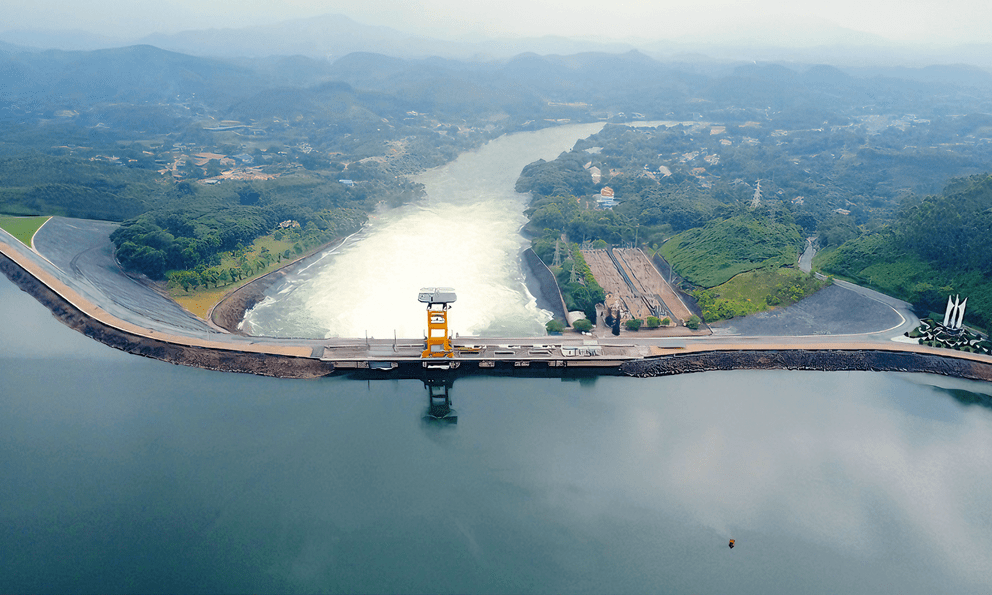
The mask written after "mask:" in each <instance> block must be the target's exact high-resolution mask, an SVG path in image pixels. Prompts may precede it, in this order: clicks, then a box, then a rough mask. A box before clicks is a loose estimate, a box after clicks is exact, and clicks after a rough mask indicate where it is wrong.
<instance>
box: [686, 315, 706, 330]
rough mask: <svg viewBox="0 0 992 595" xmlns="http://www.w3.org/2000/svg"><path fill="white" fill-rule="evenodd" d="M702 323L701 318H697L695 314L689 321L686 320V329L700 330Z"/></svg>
mask: <svg viewBox="0 0 992 595" xmlns="http://www.w3.org/2000/svg"><path fill="white" fill-rule="evenodd" d="M701 322H702V319H701V318H699V317H698V316H696V315H695V314H693V315H692V316H691V317H690V318H689V320H686V321H685V326H686V328H688V329H691V330H694V331H695V330H699V323H701Z"/></svg>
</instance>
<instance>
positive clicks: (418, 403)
mask: <svg viewBox="0 0 992 595" xmlns="http://www.w3.org/2000/svg"><path fill="white" fill-rule="evenodd" d="M596 129H597V127H596V126H592V127H590V128H589V131H588V132H587V131H585V130H584V129H571V130H566V129H556V130H555V131H553V133H549V132H548V131H542V132H538V133H533V134H532V135H516V136H513V137H507V138H503V139H499V140H497V141H493V142H492V143H490V144H489V145H487V147H485V148H483V149H480V150H479V151H477V152H475V153H472V154H469V155H467V156H463V158H462V159H459V160H458V161H456V162H454V163H453V164H451V165H449V166H447V167H446V168H439V169H437V170H432V171H431V172H428V173H427V174H424V175H425V177H424V178H422V180H421V181H423V182H424V184H425V187H426V189H427V193H428V197H427V198H426V199H425V201H424V202H423V203H422V204H418V205H412V206H409V207H403V208H402V209H396V210H394V211H388V212H383V213H380V214H379V215H378V217H377V218H376V219H374V220H373V222H372V225H371V226H370V228H369V230H367V231H366V232H365V235H363V236H362V237H361V238H359V237H356V238H352V240H351V241H350V242H349V243H346V244H345V245H344V246H342V248H341V249H340V250H339V251H338V252H337V253H336V254H335V255H332V256H329V257H327V258H326V259H325V260H323V261H320V263H319V264H317V265H314V267H312V268H311V269H309V270H307V271H303V272H301V273H300V274H299V275H298V276H297V277H296V278H295V279H293V280H291V281H290V282H289V283H287V284H285V285H283V286H280V287H278V288H276V289H275V294H274V296H273V298H272V299H271V300H268V301H267V303H263V304H262V305H261V306H260V307H258V308H256V310H255V311H254V312H253V313H252V314H251V316H250V317H249V322H250V324H251V325H252V328H253V330H254V332H256V333H259V334H275V335H283V336H287V335H297V336H313V337H323V336H336V335H340V336H362V335H363V333H364V332H366V331H368V332H369V334H370V335H373V336H379V337H388V336H390V335H391V334H392V333H393V331H394V330H395V331H396V332H397V333H398V334H399V335H400V336H403V335H407V336H414V337H419V336H421V325H422V318H423V310H422V307H421V305H420V304H418V303H417V302H416V299H415V297H416V295H415V294H416V291H417V289H419V287H421V286H424V285H452V286H454V287H455V288H456V290H458V292H459V300H458V302H457V303H456V304H455V306H454V309H453V310H452V319H453V327H455V330H456V331H461V332H462V334H467V333H478V334H488V335H490V336H493V335H501V334H507V333H525V332H528V331H529V329H537V332H539V331H540V329H541V328H542V327H543V320H544V318H543V317H544V316H545V315H544V314H543V313H542V312H541V311H540V309H539V308H537V305H536V304H535V303H534V300H533V297H531V296H530V295H529V294H528V292H527V291H526V289H525V288H524V286H523V281H522V279H521V275H520V268H519V265H518V263H517V261H516V259H517V254H518V253H519V250H520V248H521V246H523V245H524V240H523V239H522V238H520V237H519V234H518V229H519V227H520V225H521V224H522V223H523V218H522V215H520V211H521V210H522V208H523V204H524V201H525V197H521V196H520V195H516V194H515V193H513V192H512V185H513V181H514V180H515V179H516V177H517V175H518V174H519V171H520V169H521V167H523V165H526V164H527V163H529V162H531V161H533V160H534V159H536V158H538V157H543V158H545V159H549V158H554V157H555V156H556V155H557V154H558V153H559V152H560V151H563V150H567V149H569V148H570V147H571V145H572V143H573V142H574V141H575V139H576V138H579V137H581V136H585V135H588V134H591V132H593V131H595V130H596ZM563 130H564V131H565V132H562V131H563ZM559 133H561V136H556V134H559ZM542 135H545V136H542ZM498 149H505V151H497V154H493V153H491V152H490V153H487V151H495V150H498ZM473 159H476V161H473ZM466 164H468V165H466ZM499 164H502V165H499ZM490 165H491V166H492V167H491V169H487V168H489V167H490ZM462 167H469V168H470V170H471V175H468V176H465V175H463V173H460V170H459V168H462ZM487 176H491V177H487ZM470 179H476V180H477V181H478V186H477V187H476V188H475V189H474V190H471V189H467V186H466V183H465V182H464V181H465V180H470ZM487 188H488V189H487ZM507 188H509V189H510V190H507ZM473 194H474V195H476V197H477V198H478V200H475V199H471V200H470V199H469V198H466V196H467V195H473ZM473 201H474V202H473ZM480 203H481V204H482V206H480ZM513 209H516V210H513ZM408 217H412V219H408ZM501 217H505V218H507V219H508V222H507V223H505V224H504V223H502V222H501V221H502V219H501ZM401 220H405V221H414V222H415V225H412V226H409V225H400V221H401ZM473 222H481V223H480V225H482V227H481V228H472V229H473V231H472V233H471V234H468V235H459V234H461V233H462V232H461V231H459V230H461V229H462V227H463V226H469V225H473V224H474V223H473ZM377 230H384V232H383V233H379V231H377ZM424 230H427V231H428V232H429V233H428V234H427V235H426V236H425V235H424ZM441 232H450V237H451V238H454V244H453V245H454V246H455V247H456V250H459V251H460V254H461V255H462V256H463V258H462V260H463V261H464V262H462V263H457V262H456V263H454V264H452V263H447V262H437V263H436V266H435V265H432V266H431V267H428V268H426V269H418V270H417V271H413V272H411V266H412V265H410V264H409V262H416V263H421V262H422V261H421V260H415V261H405V260H403V259H404V258H408V256H407V255H408V254H412V253H417V254H421V252H420V248H421V247H422V246H423V243H424V242H425V241H426V240H425V237H436V236H438V235H439V234H440V233H441ZM480 235H481V236H482V237H480ZM490 236H491V237H490ZM390 242H395V244H390ZM368 245H371V246H372V247H373V249H372V250H371V251H368V250H369V249H368V247H367V246H368ZM377 254H386V255H388V257H383V258H378V259H377V258H375V255H377ZM418 258H419V256H418ZM455 260H457V259H455ZM385 263H393V264H392V265H390V266H391V267H396V266H398V271H399V272H397V268H388V267H386V264H385ZM377 266H382V267H386V268H383V269H381V270H379V269H376V268H375V267H377ZM418 266H419V265H418ZM452 267H454V268H452ZM459 267H460V268H459ZM424 271H426V272H427V273H429V274H424ZM363 272H367V273H370V275H367V276H371V277H372V278H374V279H375V280H376V281H375V283H372V284H370V285H368V286H363V285H361V284H360V283H364V281H359V279H361V278H363V275H362V274H361V273H363ZM372 273H374V274H372ZM414 273H415V274H414ZM427 277H430V278H427ZM342 279H353V280H355V281H354V283H358V285H349V286H348V287H347V291H345V290H341V292H340V293H334V292H335V291H338V290H337V289H335V288H334V285H335V283H338V284H340V282H341V280H342ZM386 293H388V294H391V295H385V294H386ZM479 296H485V300H483V303H480V300H482V298H480V297H479ZM497 298H498V299H497ZM367 302H368V303H367ZM0 304H2V306H0V477H2V478H3V481H2V482H0V517H2V519H0V520H2V522H0V544H2V545H0V548H2V549H0V552H2V555H0V592H41V593H44V592H74V593H75V592H97V591H99V592H110V593H113V592H129V593H130V592H192V593H199V592H208V593H217V592H259V593H275V592H279V593H282V592H297V593H313V592H363V593H365V592H375V593H385V592H390V593H424V592H432V593H433V592H437V593H563V592H567V593H572V592H574V593H739V594H751V593H754V594H767V593H812V594H817V593H824V594H828V593H829V594H834V593H899V594H900V595H903V594H916V593H919V594H931V593H963V594H972V593H973V594H976V595H977V594H984V593H988V592H989V591H990V583H992V581H990V578H989V577H992V507H990V506H989V503H990V494H992V473H990V472H989V469H990V468H992V384H989V383H980V382H972V381H965V380H958V379H949V378H944V377H940V376H933V375H924V374H894V373H885V374H883V373H870V372H834V373H826V372H787V371H773V372H769V371H737V372H709V373H703V374H683V375H678V376H669V377H658V378H647V379H641V378H623V377H599V378H596V377H574V378H566V379H547V378H526V377H498V376H481V375H480V376H468V377H462V378H458V379H457V380H456V381H455V382H454V384H453V385H452V386H451V388H450V397H451V405H452V407H453V408H454V409H455V411H456V412H457V417H458V420H457V423H448V424H441V425H438V424H436V423H430V422H427V421H425V419H424V418H425V415H426V413H427V409H428V402H429V399H428V392H427V390H426V389H425V387H424V384H423V383H422V382H421V381H419V380H377V381H366V380H362V379H359V378H353V377H349V376H335V377H331V378H324V379H320V380H310V381H302V380H279V379H273V378H263V377H256V376H249V375H241V374H231V373H221V372H211V371H206V370H201V369H194V368H186V367H181V366H173V365H170V364H167V363H163V362H161V361H156V360H151V359H145V358H141V357H137V356H132V355H128V354H125V353H123V352H119V351H116V350H114V349H111V348H109V347H107V346H105V345H102V344H100V343H97V342H95V341H92V340H91V339H88V338H87V337H85V336H84V335H82V334H80V333H77V332H75V331H72V330H70V329H68V328H66V327H64V326H63V325H62V324H60V323H59V322H58V321H56V320H55V319H54V318H53V317H52V316H51V314H50V313H49V311H48V310H47V309H45V308H44V307H43V306H41V305H40V304H39V303H38V302H36V301H35V300H34V299H33V298H31V297H30V296H28V295H27V294H25V293H23V292H21V291H20V290H18V289H17V288H16V287H15V286H14V285H13V284H12V283H11V282H10V281H8V280H7V279H6V277H2V276H0ZM280 308H282V309H280ZM407 308H409V311H408V312H406V311H404V310H405V309H407ZM530 332H534V331H530ZM730 539H734V540H735V547H734V548H733V549H730V548H729V547H728V542H729V540H730Z"/></svg>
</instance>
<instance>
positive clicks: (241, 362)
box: [0, 255, 334, 378]
mask: <svg viewBox="0 0 992 595" xmlns="http://www.w3.org/2000/svg"><path fill="white" fill-rule="evenodd" d="M0 272H2V273H3V274H5V275H6V276H7V278H9V279H10V280H11V281H13V282H14V283H15V284H16V285H17V286H18V287H20V288H21V289H22V290H24V291H25V292H27V293H28V294H29V295H31V296H32V297H34V298H35V299H36V300H38V301H39V302H41V303H42V304H43V305H44V306H45V307H46V308H48V309H49V310H51V312H52V315H53V316H55V318H57V319H59V320H60V321H62V322H63V323H64V324H65V325H66V326H68V327H70V328H72V329H75V330H77V331H79V332H81V333H83V334H84V335H86V336H87V337H90V338H91V339H95V340H97V341H99V342H101V343H103V344H105V345H109V346H111V347H113V348H115V349H120V350H121V351H126V352H128V353H133V354H135V355H142V356H145V357H150V358H153V359H158V360H162V361H166V362H169V363H172V364H178V365H183V366H192V367H196V368H204V369H207V370H218V371H222V372H243V373H246V374H258V375H261V376H276V377H281V378H319V377H321V376H327V375H328V374H331V373H332V372H333V371H334V365H333V364H331V363H329V362H322V361H320V360H319V359H310V358H303V357H289V356H283V355H277V354H269V353H250V352H244V351H237V350H227V349H208V348H203V347H192V346H188V345H179V344H176V343H169V342H165V341H157V340H155V339H149V338H147V337H140V336H137V335H133V334H131V333H127V332H124V331H121V330H119V329H116V328H113V327H110V326H107V325H105V324H103V323H101V322H98V321H96V320H94V319H93V318H91V317H89V316H87V315H86V314H84V313H83V312H81V311H79V310H78V309H77V308H76V307H75V306H73V305H72V304H70V303H69V302H67V301H65V300H64V299H63V298H62V297H61V296H60V295H58V294H57V293H55V292H54V291H52V290H51V289H50V288H49V287H48V286H47V285H45V284H43V283H42V282H41V281H39V280H38V279H36V278H35V277H34V276H32V275H30V274H29V273H28V272H27V271H25V270H24V269H23V268H21V267H20V266H19V265H17V263H15V262H14V261H12V260H10V259H9V258H7V257H6V256H3V255H0Z"/></svg>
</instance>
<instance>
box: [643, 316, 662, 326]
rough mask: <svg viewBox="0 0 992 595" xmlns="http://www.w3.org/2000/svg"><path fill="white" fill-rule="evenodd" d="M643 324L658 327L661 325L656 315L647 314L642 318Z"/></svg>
mask: <svg viewBox="0 0 992 595" xmlns="http://www.w3.org/2000/svg"><path fill="white" fill-rule="evenodd" d="M644 324H645V325H647V327H648V328H658V327H659V326H661V320H659V319H658V317H657V316H648V317H647V318H645V319H644Z"/></svg>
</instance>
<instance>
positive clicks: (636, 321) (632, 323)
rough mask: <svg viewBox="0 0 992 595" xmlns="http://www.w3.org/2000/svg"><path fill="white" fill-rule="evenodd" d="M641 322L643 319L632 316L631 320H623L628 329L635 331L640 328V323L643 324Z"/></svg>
mask: <svg viewBox="0 0 992 595" xmlns="http://www.w3.org/2000/svg"><path fill="white" fill-rule="evenodd" d="M643 322H644V321H643V320H641V319H640V318H632V319H631V320H628V321H627V322H625V323H624V326H626V327H627V330H628V331H637V330H640V329H641V324H643Z"/></svg>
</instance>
